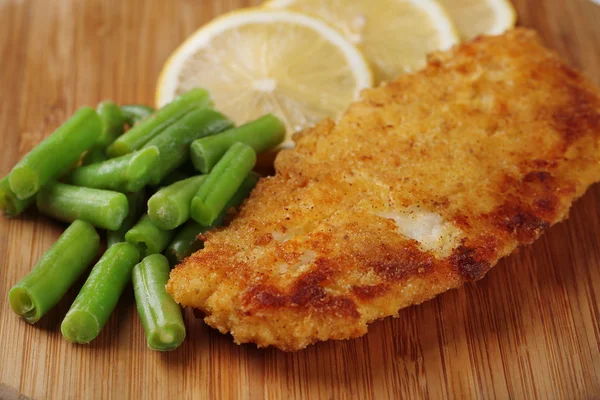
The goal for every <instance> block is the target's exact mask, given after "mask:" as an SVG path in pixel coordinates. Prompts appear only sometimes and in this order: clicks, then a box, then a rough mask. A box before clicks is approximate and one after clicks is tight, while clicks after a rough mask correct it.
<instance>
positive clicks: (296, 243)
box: [167, 29, 600, 350]
mask: <svg viewBox="0 0 600 400" xmlns="http://www.w3.org/2000/svg"><path fill="white" fill-rule="evenodd" d="M295 140H296V143H297V146H296V148H295V149H293V150H287V151H284V152H282V153H281V154H280V155H279V156H278V158H277V160H276V171H277V174H276V176H275V177H272V178H266V179H262V180H261V182H260V183H259V185H258V187H257V188H256V189H255V191H254V192H253V193H252V196H251V198H250V199H249V200H248V201H246V203H245V204H244V206H243V207H242V209H241V212H240V214H239V216H238V217H237V218H236V219H234V221H233V222H232V223H231V225H230V226H229V227H227V228H225V229H222V230H220V231H215V232H211V233H210V234H209V235H208V240H207V242H206V244H205V248H204V250H201V251H200V252H198V253H196V254H194V255H193V256H192V257H190V258H189V259H187V260H186V261H185V262H184V263H183V264H182V265H180V266H179V267H177V268H176V269H175V270H173V271H172V273H171V278H170V280H169V283H168V285H167V289H168V291H169V293H171V294H172V295H173V297H174V298H175V299H176V300H177V301H178V302H179V303H181V304H183V305H186V306H191V307H196V308H199V309H201V310H202V311H204V312H205V313H206V315H207V316H206V319H205V320H206V322H207V323H208V324H209V325H211V326H213V327H215V328H217V329H219V330H220V331H221V332H231V334H232V335H233V337H234V339H235V341H236V342H237V343H245V342H253V343H256V344H258V345H259V346H261V347H262V346H270V345H272V346H276V347H278V348H280V349H283V350H298V349H302V348H304V347H305V346H307V345H309V344H311V343H314V342H316V341H319V340H328V339H347V338H353V337H357V336H360V335H363V334H364V333H366V331H367V325H368V324H369V323H370V322H372V321H374V320H376V319H378V318H382V317H386V316H390V315H396V314H397V312H398V310H399V309H401V308H404V307H407V306H409V305H411V304H418V303H421V302H423V301H425V300H428V299H431V298H432V297H434V296H436V295H437V294H439V293H441V292H444V291H446V290H449V289H452V288H456V287H459V286H461V285H462V284H463V283H464V282H466V281H472V280H477V279H480V278H481V277H483V276H484V275H485V273H486V272H487V271H488V270H489V269H490V268H491V267H492V266H493V265H495V264H496V263H497V261H498V260H499V259H500V258H501V257H504V256H506V255H508V254H510V253H511V252H512V251H513V250H514V249H515V248H516V247H517V246H518V245H520V244H526V243H531V242H532V241H534V240H535V239H536V238H537V237H539V235H540V234H541V233H542V232H543V231H544V230H546V229H547V228H548V227H550V226H551V225H553V224H554V223H556V222H559V221H561V220H562V219H564V218H565V217H566V216H567V213H568V210H569V207H570V205H571V203H572V202H573V201H574V200H575V199H576V198H577V197H579V196H581V195H582V194H583V192H584V191H585V190H586V189H587V188H588V186H589V185H591V184H592V183H594V182H596V181H598V180H599V179H600V100H599V97H598V95H597V94H596V93H595V92H594V90H593V89H592V87H591V86H590V84H589V83H588V82H587V81H586V80H585V79H584V78H582V77H581V76H580V75H578V74H577V73H576V72H574V71H573V70H571V69H570V68H569V67H567V66H565V65H564V64H563V63H561V62H560V61H559V60H558V58H557V57H556V56H555V55H554V54H552V53H550V52H549V51H547V50H545V49H544V48H543V47H542V46H541V44H540V43H539V40H538V38H537V37H536V35H535V34H534V33H533V32H531V31H527V30H524V29H517V30H514V31H512V32H509V33H507V34H505V35H503V36H498V37H488V38H479V39H476V40H475V41H473V42H470V43H466V44H463V45H461V46H459V47H457V48H455V49H453V50H452V51H450V52H446V53H439V54H435V55H433V56H431V57H430V61H429V65H428V67H427V68H426V69H425V70H423V71H421V72H418V73H416V74H413V75H405V76H402V77H400V78H399V79H398V80H396V81H395V82H392V83H389V84H388V85H386V86H383V87H381V88H377V89H371V90H367V91H365V92H364V93H363V96H362V100H361V101H359V102H357V103H355V104H353V105H352V106H351V107H350V108H349V110H348V111H347V112H346V113H345V114H344V115H343V117H342V118H341V120H340V121H339V122H338V123H337V124H334V123H333V122H332V121H324V122H322V123H321V124H319V125H318V126H316V127H315V128H313V129H309V130H306V131H304V132H302V133H301V134H299V135H297V136H296V138H295ZM398 210H404V211H403V212H408V214H407V215H409V217H410V216H411V215H413V214H414V215H418V214H419V213H420V212H421V210H425V211H427V212H430V213H435V215H437V216H441V218H443V221H445V222H447V223H448V224H450V225H448V226H450V227H451V230H449V231H448V232H451V233H447V234H441V236H440V238H439V241H440V243H450V244H452V246H451V247H449V251H448V252H446V251H445V250H443V246H441V245H440V246H439V248H438V247H436V248H426V247H424V245H423V244H422V243H421V242H420V241H417V240H413V239H411V238H410V237H408V236H406V235H405V234H403V233H400V232H399V231H398V226H397V225H396V223H395V222H394V220H393V218H392V219H390V218H387V217H384V216H382V215H384V214H381V213H386V212H387V213H389V212H397V211H398ZM406 210H410V211H406ZM415 210H416V211H415ZM385 215H387V214H385Z"/></svg>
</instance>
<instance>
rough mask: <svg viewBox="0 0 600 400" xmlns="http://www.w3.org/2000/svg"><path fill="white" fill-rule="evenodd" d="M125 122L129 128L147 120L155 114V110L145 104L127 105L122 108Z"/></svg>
mask: <svg viewBox="0 0 600 400" xmlns="http://www.w3.org/2000/svg"><path fill="white" fill-rule="evenodd" d="M121 111H122V112H123V115H124V116H125V121H126V122H127V124H128V125H129V126H133V125H134V124H136V123H138V122H140V121H143V120H145V119H146V118H148V117H149V116H150V115H152V114H153V113H154V108H152V107H150V106H146V105H143V104H125V105H122V106H121Z"/></svg>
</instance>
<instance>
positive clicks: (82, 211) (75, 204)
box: [37, 182, 129, 231]
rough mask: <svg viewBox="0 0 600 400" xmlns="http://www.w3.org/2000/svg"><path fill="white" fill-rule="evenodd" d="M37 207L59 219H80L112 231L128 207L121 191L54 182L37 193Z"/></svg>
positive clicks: (116, 227)
mask: <svg viewBox="0 0 600 400" xmlns="http://www.w3.org/2000/svg"><path fill="white" fill-rule="evenodd" d="M37 207H38V210H40V212H41V213H42V214H45V215H48V216H50V217H53V218H55V219H57V220H59V221H67V222H71V221H74V220H76V219H82V220H84V221H87V222H89V223H91V224H92V225H94V226H97V227H98V228H104V229H110V230H113V231H114V230H117V229H119V227H120V226H121V223H122V222H123V220H124V219H125V217H126V216H127V213H128V210H129V205H128V204H127V197H126V196H125V195H124V194H123V193H117V192H112V191H109V190H100V189H91V188H84V187H78V186H71V185H67V184H64V183H57V182H56V183H53V184H50V185H47V186H44V187H43V188H42V189H41V190H40V191H39V192H38V195H37Z"/></svg>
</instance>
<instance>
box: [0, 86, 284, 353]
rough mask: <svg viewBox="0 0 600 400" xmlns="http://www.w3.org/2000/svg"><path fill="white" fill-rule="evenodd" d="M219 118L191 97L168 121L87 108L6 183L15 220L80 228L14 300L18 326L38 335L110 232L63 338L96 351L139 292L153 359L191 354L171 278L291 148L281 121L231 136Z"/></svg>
mask: <svg viewBox="0 0 600 400" xmlns="http://www.w3.org/2000/svg"><path fill="white" fill-rule="evenodd" d="M212 106H213V102H212V100H211V98H210V96H209V94H208V92H207V91H206V90H204V89H192V90H190V91H189V92H186V93H184V94H182V95H181V96H179V97H178V98H176V99H175V100H174V101H173V102H171V103H170V104H168V105H166V106H164V107H163V108H161V109H158V110H154V109H153V108H151V107H148V106H144V105H122V106H119V105H118V104H116V103H115V102H112V101H104V102H102V103H100V104H99V105H98V107H97V108H96V109H95V110H94V109H92V108H89V107H83V108H81V109H79V110H78V111H77V112H76V113H75V114H74V115H73V116H72V117H71V118H70V119H69V120H68V121H66V122H65V123H64V124H63V125H62V126H61V127H59V128H58V129H56V131H55V132H54V133H52V134H51V135H50V136H48V137H47V138H46V139H45V140H44V141H43V142H41V143H40V144H39V145H38V146H36V147H35V148H33V149H32V150H31V151H30V152H29V153H28V154H26V155H25V156H24V157H23V158H22V159H21V160H20V161H19V162H18V163H17V165H15V167H14V168H13V169H12V171H11V172H10V173H9V174H8V175H7V176H5V177H3V178H2V179H0V209H1V210H2V211H3V212H4V214H5V215H6V216H7V217H16V216H18V215H20V214H21V213H23V212H25V211H26V210H27V209H28V208H29V207H30V206H32V205H33V204H35V205H36V207H37V209H38V211H39V212H40V213H42V214H44V215H47V216H50V217H52V218H54V219H56V220H59V221H62V222H68V223H70V225H69V227H68V228H67V229H66V230H65V231H64V233H63V234H62V235H61V236H60V238H59V239H58V240H57V241H56V242H55V243H54V245H53V246H52V247H51V248H50V249H49V250H48V251H46V252H45V253H44V255H43V256H42V257H41V258H40V260H39V261H38V262H37V264H36V265H35V267H34V268H33V269H32V270H31V272H30V273H29V274H28V275H27V276H25V277H24V278H23V279H21V280H20V281H19V282H17V283H16V284H15V285H14V286H13V287H12V289H11V290H10V291H9V295H8V301H9V305H10V307H11V309H12V310H13V311H14V312H15V313H16V314H17V315H19V316H21V317H22V318H23V319H24V320H25V321H27V322H29V323H31V324H33V323H36V322H37V321H39V320H40V318H42V317H43V316H44V315H45V314H47V313H48V311H49V310H50V309H52V308H53V307H54V306H55V305H56V304H57V303H58V302H59V301H60V300H61V299H62V298H63V296H64V295H65V294H66V293H67V291H69V289H70V288H71V287H72V286H73V284H74V283H75V282H76V281H77V280H78V279H79V278H81V277H83V276H84V274H85V273H86V271H87V270H88V269H89V267H90V266H91V265H92V263H93V261H94V259H96V257H97V256H98V251H99V249H100V236H99V235H98V232H97V229H101V230H105V231H106V236H105V237H106V251H105V252H104V253H103V254H102V255H101V257H100V259H99V260H98V262H97V263H96V264H95V266H94V267H93V268H92V269H91V271H90V272H89V275H88V277H87V280H86V281H85V283H84V285H83V287H82V288H81V290H80V291H79V294H78V295H77V297H76V298H75V300H74V302H73V304H72V305H71V307H70V309H69V311H68V313H67V314H66V316H65V317H64V320H63V321H62V324H61V332H62V334H63V336H64V337H65V338H66V339H67V340H69V341H71V342H74V343H89V342H90V341H92V340H93V339H95V338H96V337H97V336H98V335H99V334H100V332H101V331H102V329H103V327H104V326H105V325H106V324H107V323H108V321H109V319H110V316H111V314H112V313H113V311H114V309H115V307H116V305H117V302H118V300H119V297H120V296H121V294H122V292H123V291H124V289H125V287H126V286H127V285H128V284H129V283H130V282H131V283H132V284H133V288H134V293H135V300H136V304H137V310H138V314H139V316H140V320H141V323H142V326H143V328H144V331H145V334H146V340H147V345H148V347H149V348H150V349H152V350H158V351H167V350H173V349H176V348H177V347H179V346H180V345H181V343H182V342H183V340H184V338H185V336H186V331H185V325H184V321H183V316H182V312H181V308H180V307H179V305H178V304H177V303H176V302H175V301H174V300H173V299H172V298H171V297H170V296H169V294H168V293H167V292H166V290H165V285H166V283H167V280H168V278H169V271H170V268H172V267H174V266H175V265H177V264H178V263H180V262H182V261H183V260H184V259H185V258H187V257H189V256H190V255H192V254H193V253H194V252H196V251H198V250H201V249H202V247H203V241H202V236H201V235H202V234H203V233H205V232H207V231H209V230H210V229H213V228H215V227H218V226H221V225H222V224H223V223H225V221H226V220H228V215H230V213H229V210H231V209H232V208H234V207H237V206H239V205H240V204H241V203H242V202H243V201H244V199H246V198H247V197H248V196H249V194H250V192H251V191H252V189H253V188H254V186H255V185H256V184H257V182H258V180H259V176H258V175H257V174H256V173H254V172H252V169H253V168H254V165H255V163H256V159H257V154H258V153H261V152H264V151H267V150H269V149H272V148H274V147H276V146H277V145H278V144H280V143H281V142H282V141H283V139H284V137H285V131H284V124H283V123H282V122H281V120H279V119H278V118H277V117H275V116H273V115H271V114H269V115H266V116H264V117H262V118H259V119H258V120H256V121H251V122H249V123H247V124H245V125H242V126H239V127H233V123H232V122H231V120H229V119H228V118H227V117H226V116H224V115H223V114H221V113H219V112H218V111H216V110H214V109H213V108H212ZM148 196H149V197H148ZM163 254H164V255H163Z"/></svg>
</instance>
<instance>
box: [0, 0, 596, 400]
mask: <svg viewBox="0 0 600 400" xmlns="http://www.w3.org/2000/svg"><path fill="white" fill-rule="evenodd" d="M349 1H350V0H349ZM252 3H254V4H256V3H257V2H254V1H241V0H240V1H236V0H182V1H175V0H156V1H144V0H88V1H83V0H80V1H77V0H0V95H1V97H0V151H1V152H2V154H1V156H0V173H1V174H2V175H3V174H5V173H7V172H8V171H9V169H10V168H11V167H12V165H13V164H14V163H15V162H16V161H17V159H18V158H19V156H20V155H22V154H24V153H25V152H27V151H28V150H29V149H30V148H31V147H32V145H33V144H34V143H36V142H38V141H39V140H40V139H41V138H42V137H43V136H44V135H47V134H49V133H50V132H52V131H53V129H54V128H55V127H56V126H57V125H59V124H60V123H61V121H64V120H65V119H66V118H67V117H68V116H69V115H70V114H71V113H72V112H73V111H74V110H75V109H76V108H77V107H79V106H81V105H95V104H96V103H97V102H98V101H100V100H102V99H107V98H110V99H114V100H115V101H118V102H122V103H128V102H148V103H152V100H153V91H154V83H155V81H156V78H157V75H158V73H159V70H160V68H161V65H162V63H163V62H164V61H165V59H166V57H167V56H168V55H169V53H170V52H171V51H172V50H173V49H174V48H175V47H176V45H177V44H178V43H180V42H181V41H182V40H183V39H184V38H185V37H186V35H188V34H189V33H191V32H193V31H194V30H195V29H196V28H197V27H198V26H200V25H202V24H203V23H205V22H207V21H209V20H210V19H211V18H213V17H214V16H216V15H219V14H221V13H224V12H227V11H229V10H232V9H235V8H238V7H243V6H248V5H251V4H252ZM515 6H516V7H517V9H518V13H519V16H520V23H521V24H522V25H525V26H530V27H534V28H536V29H537V30H538V31H539V32H540V33H541V35H542V36H543V38H544V39H545V40H546V42H547V44H548V45H550V46H551V47H553V48H554V49H556V50H557V51H558V52H560V53H561V55H563V56H564V57H565V58H566V59H567V60H568V61H569V62H570V63H571V64H573V65H574V66H575V67H577V68H579V69H581V70H583V71H584V72H585V73H586V74H587V75H588V76H590V77H591V78H592V79H593V80H594V81H595V82H596V83H597V84H600V6H597V5H594V4H593V3H591V2H589V1H587V0H537V1H532V0H518V1H516V3H515ZM62 229H63V227H62V226H61V225H59V224H57V223H54V222H51V221H49V220H48V219H44V218H41V217H38V216H37V215H35V214H30V215H28V216H26V217H24V218H21V219H18V220H12V221H9V220H6V219H0V239H1V240H0V398H16V397H17V396H18V394H19V393H22V394H23V395H25V396H28V397H32V398H36V399H43V398H49V399H91V398H109V399H125V398H136V399H138V398H144V399H146V398H167V396H170V397H169V398H172V399H180V398H181V399H183V398H195V399H201V398H211V399H217V398H224V399H228V398H247V399H255V398H280V397H283V398H287V399H291V398H314V399H317V398H322V399H340V398H361V399H381V398H386V397H387V398H431V399H445V398H541V399H551V398H555V399H560V398H570V399H584V398H600V330H599V324H600V314H599V308H600V186H599V185H596V186H595V187H593V188H592V189H591V190H590V191H588V193H587V194H586V195H585V196H584V197H583V198H582V199H581V200H580V201H578V202H577V203H576V204H575V206H574V207H573V210H572V212H571V217H570V219H569V220H568V221H567V222H565V223H562V224H560V225H557V226H555V227H553V228H552V229H551V230H550V231H549V232H548V233H547V234H546V235H545V236H544V237H543V238H542V239H541V240H539V241H538V242H536V243H535V244H534V245H533V246H530V247H527V248H523V249H522V250H521V251H520V252H519V253H517V254H515V255H513V256H511V257H509V258H508V259H506V260H504V261H502V262H500V264H499V265H498V266H497V267H496V268H494V269H493V270H492V271H491V272H490V273H489V274H488V275H487V276H486V277H485V278H484V279H483V280H482V281H480V282H478V283H477V284H473V285H469V286H468V287H465V288H464V289H461V290H457V291H452V292H449V293H446V294H444V295H442V296H439V297H438V298H437V299H435V300H433V301H430V302H428V303H426V304H423V305H421V306H418V307H412V308H409V309H406V310H403V311H402V312H401V313H400V316H399V318H396V319H386V320H384V321H381V322H378V323H375V324H373V326H372V327H371V329H370V332H369V334H368V335H366V336H365V337H363V338H360V339H357V340H351V341H345V342H330V343H321V344H318V345H315V346H312V347H310V348H308V349H307V350H305V351H302V352H299V353H294V354H286V353H282V352H279V351H276V350H273V349H269V350H258V349H256V348H255V347H254V346H253V345H245V346H237V345H235V344H233V342H232V340H231V337H229V336H224V335H221V334H219V333H218V332H215V331H213V330H211V329H209V328H207V327H206V326H204V324H203V323H202V321H201V320H195V319H194V318H193V317H192V315H191V313H187V314H186V320H187V325H188V335H189V338H188V339H187V340H186V342H185V344H184V345H183V346H182V347H181V348H180V349H178V350H177V351H175V352H171V353H168V354H161V353H155V352H152V351H149V350H148V349H146V345H145V341H144V335H143V332H142V329H141V326H140V322H139V320H138V318H137V315H136V312H135V307H134V302H133V296H132V294H131V292H130V291H128V292H126V293H125V295H124V296H123V298H122V299H121V301H120V303H119V305H118V309H117V311H116V313H115V315H114V316H113V317H112V319H111V320H110V322H109V323H108V325H107V327H106V328H105V330H104V331H103V332H102V334H101V335H100V337H99V338H98V339H97V340H96V341H94V342H93V343H92V344H90V345H88V346H76V345H72V344H70V343H68V342H66V341H65V340H63V338H62V337H61V335H60V331H59V325H60V321H61V319H62V317H63V316H64V315H65V313H66V311H67V309H68V307H69V305H70V303H71V302H72V300H73V299H74V297H75V295H76V290H77V289H74V290H72V291H71V292H69V294H68V295H67V296H66V298H65V299H63V301H62V302H61V303H60V304H59V306H58V307H57V308H56V309H55V310H54V311H52V312H51V313H50V315H48V316H47V317H46V318H44V319H43V320H42V321H41V322H40V323H39V324H38V325H36V326H30V325H28V324H26V323H25V322H23V321H21V320H19V319H18V318H17V317H16V316H15V315H14V314H12V312H11V311H10V309H9V306H8V304H7V302H6V298H7V293H8V290H9V288H10V287H11V286H12V285H13V284H14V283H15V282H16V281H17V280H18V279H19V278H21V277H22V276H24V275H25V274H26V273H27V271H29V270H30V268H31V267H32V265H34V263H35V262H36V260H37V259H38V258H39V257H40V255H41V254H42V253H43V252H44V250H46V249H47V248H49V247H50V246H51V244H52V243H53V242H54V240H55V239H56V238H57V237H58V235H59V234H60V232H61V230H62ZM80 284H81V283H80Z"/></svg>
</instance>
